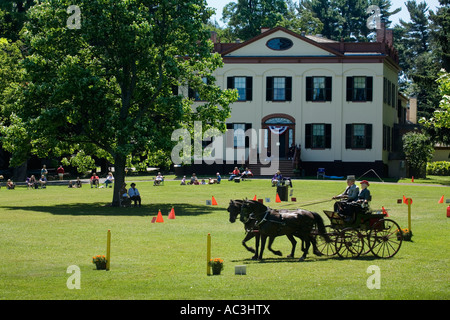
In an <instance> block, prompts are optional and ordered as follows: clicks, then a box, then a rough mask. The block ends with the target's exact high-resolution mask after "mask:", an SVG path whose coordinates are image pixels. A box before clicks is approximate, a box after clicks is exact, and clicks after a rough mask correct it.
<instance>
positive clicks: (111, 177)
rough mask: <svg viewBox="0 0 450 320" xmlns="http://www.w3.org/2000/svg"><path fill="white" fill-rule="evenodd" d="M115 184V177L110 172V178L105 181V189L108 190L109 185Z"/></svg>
mask: <svg viewBox="0 0 450 320" xmlns="http://www.w3.org/2000/svg"><path fill="white" fill-rule="evenodd" d="M113 183H114V176H113V174H112V172H109V173H108V176H107V177H106V180H105V188H108V184H113ZM109 187H110V188H111V187H112V186H109Z"/></svg>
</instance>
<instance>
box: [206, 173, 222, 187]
mask: <svg viewBox="0 0 450 320" xmlns="http://www.w3.org/2000/svg"><path fill="white" fill-rule="evenodd" d="M220 180H222V177H221V176H220V173H218V172H217V173H216V179H213V178H209V184H216V183H217V184H219V183H220Z"/></svg>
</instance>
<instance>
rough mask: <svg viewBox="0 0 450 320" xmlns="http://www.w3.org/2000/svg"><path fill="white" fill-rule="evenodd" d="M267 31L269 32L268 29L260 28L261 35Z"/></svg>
mask: <svg viewBox="0 0 450 320" xmlns="http://www.w3.org/2000/svg"><path fill="white" fill-rule="evenodd" d="M269 30H270V28H265V27H263V28H261V33H264V32H266V31H269Z"/></svg>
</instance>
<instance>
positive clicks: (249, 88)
mask: <svg viewBox="0 0 450 320" xmlns="http://www.w3.org/2000/svg"><path fill="white" fill-rule="evenodd" d="M227 89H237V91H238V95H239V96H238V101H252V100H253V78H252V77H227Z"/></svg>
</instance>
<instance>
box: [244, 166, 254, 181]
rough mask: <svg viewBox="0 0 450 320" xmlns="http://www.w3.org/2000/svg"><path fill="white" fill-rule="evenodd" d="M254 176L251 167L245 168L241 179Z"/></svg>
mask: <svg viewBox="0 0 450 320" xmlns="http://www.w3.org/2000/svg"><path fill="white" fill-rule="evenodd" d="M250 177H253V173H252V172H251V171H250V169H249V168H245V170H244V171H243V172H242V174H241V179H245V178H250Z"/></svg>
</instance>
